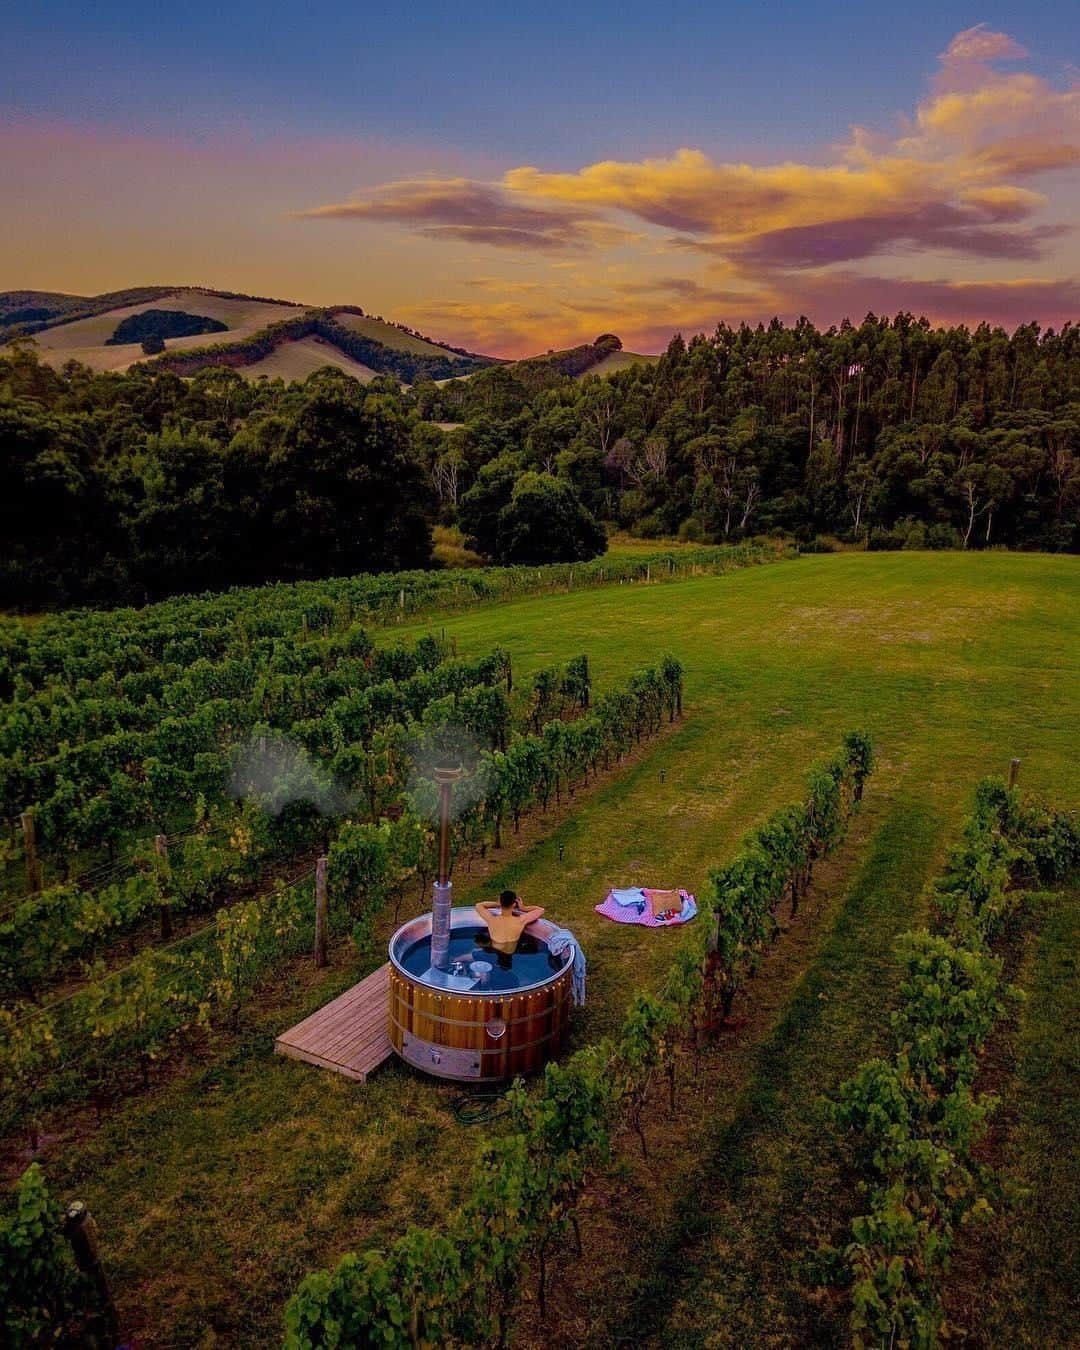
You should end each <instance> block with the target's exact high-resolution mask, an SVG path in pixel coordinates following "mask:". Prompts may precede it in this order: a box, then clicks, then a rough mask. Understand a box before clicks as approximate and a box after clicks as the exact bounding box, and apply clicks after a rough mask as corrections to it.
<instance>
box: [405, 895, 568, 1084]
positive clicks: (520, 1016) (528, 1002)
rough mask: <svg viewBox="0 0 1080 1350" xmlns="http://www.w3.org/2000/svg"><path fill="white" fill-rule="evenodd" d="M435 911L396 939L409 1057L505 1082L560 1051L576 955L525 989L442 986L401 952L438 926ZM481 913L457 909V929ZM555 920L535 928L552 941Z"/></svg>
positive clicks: (437, 1069) (446, 1071)
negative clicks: (433, 923) (433, 922)
mask: <svg viewBox="0 0 1080 1350" xmlns="http://www.w3.org/2000/svg"><path fill="white" fill-rule="evenodd" d="M430 919H431V916H430V915H424V916H421V917H420V918H417V919H413V920H411V921H410V922H409V923H407V924H405V925H404V926H403V927H402V928H400V929H399V930H398V932H397V933H395V934H394V937H393V939H392V940H391V943H390V1000H389V1033H390V1043H391V1045H392V1046H393V1047H394V1049H395V1050H396V1051H397V1053H398V1054H399V1055H400V1056H401V1058H402V1059H403V1060H405V1062H406V1063H408V1064H411V1065H413V1066H414V1067H415V1068H417V1069H422V1070H423V1071H424V1072H425V1073H430V1074H435V1075H436V1076H437V1077H440V1078H450V1079H454V1080H456V1081H458V1082H471V1083H498V1082H504V1081H505V1080H507V1079H509V1078H513V1077H515V1076H516V1075H517V1074H528V1073H535V1072H536V1071H537V1070H539V1069H542V1068H543V1067H544V1065H545V1064H546V1063H547V1061H548V1060H549V1059H550V1058H551V1057H552V1056H553V1055H554V1054H556V1053H557V1052H558V1050H559V1049H560V1047H561V1045H562V1042H563V1038H564V1037H565V1034H566V1029H567V1026H568V1024H569V1021H570V1004H571V980H572V978H573V962H572V960H571V959H570V958H569V957H568V958H567V959H566V961H565V963H564V964H563V965H562V967H561V969H559V970H556V971H553V972H552V973H551V974H550V975H549V976H548V977H547V978H545V979H542V980H539V981H537V982H535V983H533V984H529V985H523V986H522V987H520V988H517V989H502V990H492V991H490V992H483V991H481V990H479V989H476V990H457V989H454V988H440V987H436V985H434V984H432V983H429V982H428V981H426V980H425V979H423V978H421V977H420V976H417V975H414V974H412V973H410V972H409V971H408V970H406V969H405V968H404V966H403V965H402V964H401V961H400V959H399V958H400V957H401V955H402V954H403V953H404V952H405V951H406V950H407V949H408V948H410V947H411V946H412V945H413V944H414V943H415V942H417V941H418V940H420V939H423V938H424V937H425V936H428V935H429V934H430ZM476 926H477V918H476V914H475V913H474V912H473V911H472V910H469V909H455V910H454V911H453V917H452V931H453V930H459V929H468V930H475V928H476ZM554 931H555V930H554V925H552V924H549V923H547V921H546V920H543V919H541V920H539V921H538V922H537V923H535V924H533V925H530V929H529V932H530V935H531V936H535V937H536V939H537V940H538V941H539V942H545V941H546V939H547V938H548V936H550V934H551V933H553V932H554Z"/></svg>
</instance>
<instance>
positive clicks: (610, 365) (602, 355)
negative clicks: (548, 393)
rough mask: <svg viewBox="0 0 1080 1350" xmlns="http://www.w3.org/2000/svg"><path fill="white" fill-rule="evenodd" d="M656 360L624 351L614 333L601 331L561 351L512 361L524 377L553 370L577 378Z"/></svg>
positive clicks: (516, 369)
mask: <svg viewBox="0 0 1080 1350" xmlns="http://www.w3.org/2000/svg"><path fill="white" fill-rule="evenodd" d="M657 360H659V357H656V356H640V355H638V353H636V352H624V351H623V349H622V342H621V341H620V339H619V338H618V337H616V336H615V334H614V333H603V334H601V335H600V337H598V338H597V339H596V340H595V341H594V342H585V343H582V344H581V346H580V347H567V348H565V349H564V350H563V351H557V352H545V353H544V355H543V356H528V357H525V358H524V359H523V360H521V361H516V362H515V363H514V370H515V372H516V373H518V374H519V375H521V376H524V377H527V376H528V374H529V373H530V372H532V373H536V374H540V373H543V372H546V371H550V370H554V371H555V372H556V373H558V374H559V375H569V376H570V377H571V378H573V379H577V380H581V379H584V378H585V376H586V375H607V374H610V373H611V372H612V371H614V370H625V369H626V367H627V366H634V365H640V364H642V363H645V364H650V365H651V364H652V362H654V361H657Z"/></svg>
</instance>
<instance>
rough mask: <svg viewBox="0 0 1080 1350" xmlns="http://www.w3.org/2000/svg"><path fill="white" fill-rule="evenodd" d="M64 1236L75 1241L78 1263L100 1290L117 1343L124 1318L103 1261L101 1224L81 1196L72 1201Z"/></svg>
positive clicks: (111, 1338)
mask: <svg viewBox="0 0 1080 1350" xmlns="http://www.w3.org/2000/svg"><path fill="white" fill-rule="evenodd" d="M63 1231H64V1237H66V1238H67V1240H68V1242H69V1243H70V1244H71V1251H72V1255H73V1256H74V1257H75V1264H76V1265H77V1266H78V1268H79V1269H80V1270H81V1271H82V1272H83V1274H85V1275H89V1276H90V1278H91V1279H92V1280H93V1282H94V1287H95V1289H96V1290H97V1294H98V1299H99V1301H100V1303H101V1310H102V1313H103V1314H104V1317H105V1322H106V1331H107V1333H108V1336H109V1344H110V1345H115V1344H116V1341H117V1337H118V1332H119V1329H120V1319H119V1318H118V1317H117V1315H116V1304H115V1303H113V1300H112V1294H111V1292H110V1290H109V1282H108V1280H107V1279H106V1278H105V1268H104V1266H103V1265H102V1264H101V1252H100V1249H99V1247H98V1233H97V1224H96V1223H94V1220H93V1218H92V1217H91V1215H90V1211H89V1210H88V1209H87V1208H86V1206H85V1205H84V1204H83V1202H82V1201H81V1200H76V1201H75V1202H74V1203H73V1204H70V1205H68V1208H67V1213H66V1214H65V1216H64V1224H63Z"/></svg>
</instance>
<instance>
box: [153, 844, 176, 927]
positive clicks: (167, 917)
mask: <svg viewBox="0 0 1080 1350" xmlns="http://www.w3.org/2000/svg"><path fill="white" fill-rule="evenodd" d="M154 852H155V853H156V854H157V855H158V857H159V858H160V859H161V860H162V861H161V871H160V872H159V874H158V885H159V886H160V885H161V882H162V876H161V874H162V873H163V872H164V871H165V865H166V864H167V863H168V861H169V841H168V840H167V839H166V838H165V836H164V835H163V834H156V835H154ZM158 894H159V895H160V894H161V892H160V891H159V892H158ZM158 916H159V918H160V921H161V940H162V942H168V940H169V938H171V937H172V909H171V908H170V906H169V905H168V903H167V902H166V901H165V900H162V902H161V904H160V905H159V906H158Z"/></svg>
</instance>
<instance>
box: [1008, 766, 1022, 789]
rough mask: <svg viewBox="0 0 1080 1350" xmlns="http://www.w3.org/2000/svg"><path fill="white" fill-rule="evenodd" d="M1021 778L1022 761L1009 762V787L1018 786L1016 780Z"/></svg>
mask: <svg viewBox="0 0 1080 1350" xmlns="http://www.w3.org/2000/svg"><path fill="white" fill-rule="evenodd" d="M1019 777H1020V761H1019V760H1018V759H1010V760H1009V787H1010V789H1011V788H1014V787H1015V786H1016V780H1017V779H1018V778H1019Z"/></svg>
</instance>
